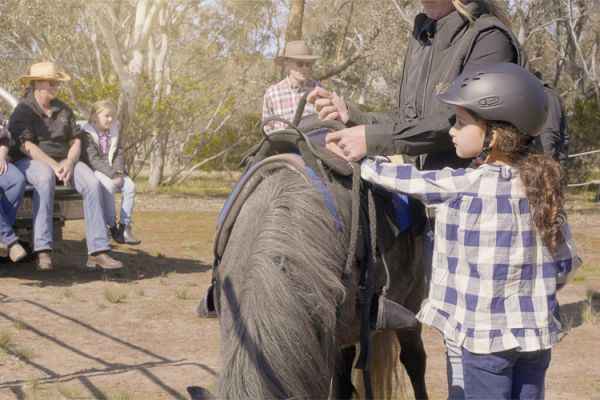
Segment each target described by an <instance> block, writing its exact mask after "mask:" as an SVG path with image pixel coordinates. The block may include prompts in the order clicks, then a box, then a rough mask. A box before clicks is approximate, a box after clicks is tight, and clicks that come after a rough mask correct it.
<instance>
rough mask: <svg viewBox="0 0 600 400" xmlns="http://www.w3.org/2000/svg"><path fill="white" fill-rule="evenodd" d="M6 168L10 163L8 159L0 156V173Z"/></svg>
mask: <svg viewBox="0 0 600 400" xmlns="http://www.w3.org/2000/svg"><path fill="white" fill-rule="evenodd" d="M6 170H8V163H7V162H6V159H4V158H0V175H3V174H4V173H5V172H6Z"/></svg>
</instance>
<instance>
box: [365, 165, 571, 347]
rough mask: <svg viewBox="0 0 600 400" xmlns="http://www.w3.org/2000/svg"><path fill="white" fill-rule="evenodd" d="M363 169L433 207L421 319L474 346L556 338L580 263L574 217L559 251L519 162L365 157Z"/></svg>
mask: <svg viewBox="0 0 600 400" xmlns="http://www.w3.org/2000/svg"><path fill="white" fill-rule="evenodd" d="M362 178H363V179H365V180H367V181H370V182H373V183H375V184H377V185H380V186H382V187H384V188H385V189H387V190H390V191H397V192H402V193H406V194H409V195H411V196H413V197H415V198H417V199H419V200H421V201H422V202H424V203H425V204H427V205H432V206H434V207H435V209H436V224H435V245H434V258H433V266H432V268H433V270H432V278H431V282H430V289H429V297H428V301H427V303H426V304H425V306H424V307H423V308H422V309H421V311H420V312H419V313H418V315H417V318H418V319H419V320H420V321H421V322H423V323H425V324H428V325H432V326H433V327H435V328H437V329H439V330H440V331H441V332H443V334H444V335H445V336H447V337H450V338H452V339H454V340H455V341H456V343H458V345H459V346H461V347H464V348H465V349H467V350H469V351H470V352H473V353H481V354H488V353H493V352H499V351H503V350H508V349H514V348H516V349H517V350H518V351H535V350H540V349H547V348H550V347H551V346H552V345H553V344H555V343H557V341H558V340H557V336H558V333H559V331H560V322H559V321H558V320H557V318H556V316H557V315H558V303H557V301H556V290H557V285H559V286H562V285H564V283H566V282H567V280H568V278H569V275H570V274H571V273H572V272H573V271H574V270H575V269H576V268H577V267H579V265H580V264H581V260H580V259H579V257H577V255H576V252H575V243H574V241H573V238H572V236H571V232H570V230H569V226H568V224H567V223H566V222H565V223H564V224H563V225H562V233H563V235H564V237H565V239H566V240H565V243H564V244H563V245H562V246H561V248H560V250H559V252H558V256H557V257H555V258H553V257H552V256H551V254H550V252H549V250H548V249H547V247H546V246H544V245H543V244H542V241H541V238H540V236H539V234H538V233H537V231H536V230H535V228H534V227H533V226H532V221H531V213H530V209H529V202H528V201H527V198H526V197H525V192H524V188H523V185H522V183H521V180H520V178H519V173H518V171H517V170H516V169H513V168H510V167H506V166H500V165H493V164H484V165H482V166H481V167H479V168H478V169H475V170H472V169H458V170H453V169H450V168H445V169H443V170H441V171H419V170H417V169H416V168H414V167H413V166H411V165H395V164H390V163H388V162H385V161H384V159H381V158H376V159H374V160H373V159H367V160H365V161H364V162H363V164H362Z"/></svg>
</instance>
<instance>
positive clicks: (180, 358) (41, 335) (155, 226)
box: [0, 195, 600, 399]
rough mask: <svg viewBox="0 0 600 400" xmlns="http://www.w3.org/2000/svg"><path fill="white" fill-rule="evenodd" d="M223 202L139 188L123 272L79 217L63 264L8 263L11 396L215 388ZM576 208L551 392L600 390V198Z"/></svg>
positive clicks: (69, 231)
mask: <svg viewBox="0 0 600 400" xmlns="http://www.w3.org/2000/svg"><path fill="white" fill-rule="evenodd" d="M222 204H223V200H222V199H202V198H183V197H174V196H166V195H158V196H156V195H140V196H138V207H137V210H136V221H135V233H136V235H137V236H139V237H140V238H141V239H143V243H142V244H141V245H139V246H116V247H115V253H116V255H115V257H116V258H118V259H120V260H123V261H124V262H125V264H126V268H125V269H124V270H122V271H120V272H112V273H102V272H100V271H89V270H85V269H84V268H82V267H83V266H84V265H85V258H86V254H85V243H84V242H83V241H82V238H83V224H82V222H79V221H77V222H69V223H67V225H66V227H65V230H64V236H65V239H66V240H65V241H64V242H63V243H62V244H61V246H60V247H58V248H57V249H56V257H55V258H56V260H55V261H56V264H57V268H56V270H55V271H53V272H50V273H40V272H37V271H36V270H35V266H34V264H33V263H23V264H17V265H14V264H0V399H13V398H14V399H187V398H188V396H187V393H186V387H187V386H193V385H200V386H204V387H208V388H209V389H214V385H215V380H216V378H217V376H218V373H219V367H220V361H219V336H218V322H217V321H216V320H214V319H213V320H201V319H198V318H197V317H195V313H194V311H195V308H196V305H197V303H198V301H199V300H200V297H201V296H202V294H203V293H204V290H205V288H206V287H207V285H208V283H209V280H210V263H211V250H212V248H211V246H212V235H213V232H214V227H215V223H216V219H217V215H218V212H219V210H220V208H221V206H222ZM570 211H571V213H570V221H571V224H572V226H573V227H574V231H575V233H576V237H577V239H578V240H579V246H580V253H581V255H582V257H583V258H584V260H585V268H584V269H583V270H582V271H580V272H579V273H578V274H577V276H576V277H575V279H574V280H573V282H572V283H571V284H570V285H568V286H567V287H566V288H565V289H564V290H563V291H562V292H561V293H560V296H559V299H560V302H561V304H562V306H563V314H564V319H565V321H566V323H565V324H564V325H565V329H566V330H567V332H566V333H565V334H564V335H563V337H562V341H561V343H560V345H559V346H557V347H556V348H555V350H554V351H553V356H552V357H553V360H552V364H551V367H550V371H549V373H548V377H547V398H548V399H600V345H599V343H600V321H599V320H600V317H599V315H600V256H598V255H597V254H598V251H597V249H598V248H600V204H598V203H591V202H586V201H578V202H575V203H573V204H572V205H571V210H570ZM594 295H595V296H594ZM424 338H425V342H426V348H427V352H428V372H427V383H428V389H429V392H430V395H431V398H433V399H443V398H445V396H446V388H445V380H446V378H445V360H444V355H443V354H444V353H443V345H442V342H441V338H440V336H439V335H438V334H437V333H436V332H434V331H433V330H431V329H425V332H424ZM409 393H410V391H409Z"/></svg>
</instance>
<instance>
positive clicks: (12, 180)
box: [0, 164, 25, 246]
mask: <svg viewBox="0 0 600 400" xmlns="http://www.w3.org/2000/svg"><path fill="white" fill-rule="evenodd" d="M7 165H8V169H7V170H6V172H5V173H3V174H2V175H0V189H1V190H2V193H3V196H2V200H1V204H0V242H2V243H3V244H5V245H7V246H9V245H11V244H13V243H14V242H16V241H17V240H19V238H18V237H17V235H16V234H15V231H14V229H13V225H14V224H15V219H16V218H17V212H18V211H19V206H20V205H21V200H23V194H24V193H25V177H24V176H23V174H22V173H21V172H20V171H19V170H18V169H17V168H16V167H15V166H14V165H12V164H7Z"/></svg>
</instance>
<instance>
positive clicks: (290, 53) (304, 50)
mask: <svg viewBox="0 0 600 400" xmlns="http://www.w3.org/2000/svg"><path fill="white" fill-rule="evenodd" d="M286 58H293V59H294V60H316V59H318V58H319V57H318V56H313V53H312V50H311V49H310V48H309V47H308V46H307V45H306V42H305V41H304V40H292V41H291V42H288V43H287V44H286V45H285V50H284V51H283V54H282V55H280V56H277V57H275V64H276V65H279V66H281V67H282V66H283V62H284V61H285V59H286Z"/></svg>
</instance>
